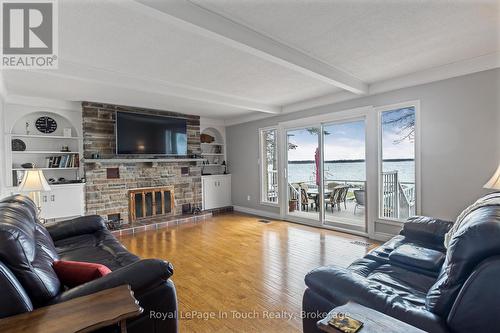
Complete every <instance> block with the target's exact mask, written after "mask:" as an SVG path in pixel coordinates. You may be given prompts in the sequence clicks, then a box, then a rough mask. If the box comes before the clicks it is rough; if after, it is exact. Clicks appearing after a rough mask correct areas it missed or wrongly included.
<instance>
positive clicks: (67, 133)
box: [63, 127, 72, 138]
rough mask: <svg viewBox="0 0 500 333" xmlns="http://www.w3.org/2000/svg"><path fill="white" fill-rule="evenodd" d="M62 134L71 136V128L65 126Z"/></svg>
mask: <svg viewBox="0 0 500 333" xmlns="http://www.w3.org/2000/svg"><path fill="white" fill-rule="evenodd" d="M63 135H64V136H65V137H67V138H71V136H72V134H71V128H70V127H66V128H64V129H63Z"/></svg>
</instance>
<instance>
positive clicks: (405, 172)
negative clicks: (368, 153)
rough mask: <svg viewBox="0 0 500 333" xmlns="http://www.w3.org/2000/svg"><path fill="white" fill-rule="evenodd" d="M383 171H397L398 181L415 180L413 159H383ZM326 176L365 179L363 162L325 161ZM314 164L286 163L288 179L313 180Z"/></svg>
mask: <svg viewBox="0 0 500 333" xmlns="http://www.w3.org/2000/svg"><path fill="white" fill-rule="evenodd" d="M383 166H384V171H396V170H397V171H398V173H399V174H398V175H399V180H400V182H410V183H414V182H415V162H414V161H397V162H393V161H384V163H383ZM325 171H326V178H327V179H329V180H330V179H331V180H351V181H354V180H365V179H366V172H365V171H366V168H365V162H342V163H339V162H326V163H325ZM315 172H316V165H315V164H314V162H313V163H304V164H300V163H290V164H288V181H289V182H290V183H296V182H301V181H302V182H303V181H307V182H315V181H316V178H315Z"/></svg>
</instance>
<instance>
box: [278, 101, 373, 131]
mask: <svg viewBox="0 0 500 333" xmlns="http://www.w3.org/2000/svg"><path fill="white" fill-rule="evenodd" d="M372 110H373V106H371V105H368V106H361V107H357V108H353V109H347V110H342V111H334V112H330V113H326V114H320V115H317V116H311V117H306V118H299V119H294V120H288V121H283V122H280V123H278V126H280V127H283V128H287V129H293V128H304V127H308V126H310V125H311V126H312V125H314V124H321V123H328V122H337V121H342V120H346V121H347V120H349V119H353V118H356V117H365V116H366V115H367V114H368V113H370V112H371V111H372Z"/></svg>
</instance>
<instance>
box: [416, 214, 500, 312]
mask: <svg viewBox="0 0 500 333" xmlns="http://www.w3.org/2000/svg"><path fill="white" fill-rule="evenodd" d="M499 240H500V205H497V206H486V207H481V208H478V209H476V210H474V211H471V212H470V213H469V214H467V215H466V216H465V217H464V218H463V220H462V223H461V224H460V227H459V228H458V229H457V230H456V231H455V233H454V234H453V237H452V238H451V240H450V243H449V248H448V251H447V253H446V259H445V262H444V264H443V267H442V269H441V272H440V274H439V277H438V279H437V281H436V283H435V284H434V285H433V286H432V288H431V289H430V290H429V293H428V294H427V300H426V306H427V309H428V310H429V311H432V312H434V313H437V314H438V315H441V316H443V317H444V316H446V315H447V314H448V313H449V311H450V308H451V306H452V305H453V302H454V301H455V298H456V296H457V294H458V292H459V291H460V289H461V287H462V285H463V283H464V282H465V281H466V280H467V278H468V277H469V275H470V274H471V272H472V271H473V269H474V268H475V267H476V266H477V265H478V264H479V263H480V262H482V261H483V260H485V259H487V258H489V257H492V256H495V255H500V241H499Z"/></svg>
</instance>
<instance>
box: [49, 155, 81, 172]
mask: <svg viewBox="0 0 500 333" xmlns="http://www.w3.org/2000/svg"><path fill="white" fill-rule="evenodd" d="M45 167H46V168H49V169H58V168H59V169H63V168H79V167H80V156H79V155H78V154H65V155H61V156H50V157H47V158H46V159H45Z"/></svg>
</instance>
